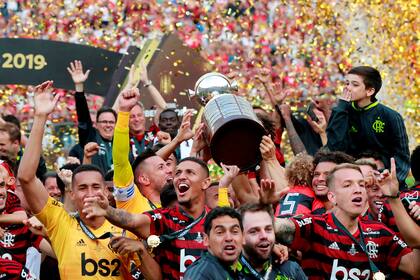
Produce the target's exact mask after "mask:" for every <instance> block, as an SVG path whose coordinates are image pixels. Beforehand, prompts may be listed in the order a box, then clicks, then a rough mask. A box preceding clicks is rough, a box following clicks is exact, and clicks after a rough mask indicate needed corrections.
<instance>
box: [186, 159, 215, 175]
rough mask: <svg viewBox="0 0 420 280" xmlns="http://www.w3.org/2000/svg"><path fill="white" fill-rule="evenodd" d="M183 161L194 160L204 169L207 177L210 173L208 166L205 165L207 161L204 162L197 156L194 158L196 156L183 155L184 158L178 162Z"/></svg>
mask: <svg viewBox="0 0 420 280" xmlns="http://www.w3.org/2000/svg"><path fill="white" fill-rule="evenodd" d="M184 161H192V162H195V163H197V164H199V165H201V167H202V168H203V169H204V172H205V173H206V177H209V175H210V171H209V167H208V166H207V163H205V162H204V161H203V160H201V159H199V158H196V157H185V158H183V159H181V160H180V161H179V163H178V164H180V163H181V162H184Z"/></svg>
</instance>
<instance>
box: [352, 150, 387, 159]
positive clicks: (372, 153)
mask: <svg viewBox="0 0 420 280" xmlns="http://www.w3.org/2000/svg"><path fill="white" fill-rule="evenodd" d="M357 158H358V159H361V158H374V159H375V160H380V161H382V157H381V154H380V153H378V152H376V151H373V150H365V151H363V152H360V153H359V154H357Z"/></svg>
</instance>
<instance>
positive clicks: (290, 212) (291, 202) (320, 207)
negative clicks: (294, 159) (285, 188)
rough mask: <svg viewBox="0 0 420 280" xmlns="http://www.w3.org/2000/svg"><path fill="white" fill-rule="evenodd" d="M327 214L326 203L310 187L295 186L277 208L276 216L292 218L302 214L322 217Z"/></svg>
mask: <svg viewBox="0 0 420 280" xmlns="http://www.w3.org/2000/svg"><path fill="white" fill-rule="evenodd" d="M323 213H325V208H324V203H322V201H320V200H319V199H318V198H316V196H315V192H314V191H313V190H312V188H311V187H308V186H294V187H292V188H291V189H290V190H289V192H288V193H287V195H286V196H284V197H283V198H282V199H281V200H280V203H279V205H278V206H277V208H276V216H283V217H290V216H294V215H300V214H315V215H320V214H323Z"/></svg>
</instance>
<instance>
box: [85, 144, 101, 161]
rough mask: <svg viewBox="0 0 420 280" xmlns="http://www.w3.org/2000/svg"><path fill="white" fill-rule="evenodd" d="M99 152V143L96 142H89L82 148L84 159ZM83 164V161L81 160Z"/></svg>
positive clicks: (90, 157)
mask: <svg viewBox="0 0 420 280" xmlns="http://www.w3.org/2000/svg"><path fill="white" fill-rule="evenodd" d="M98 152H99V145H98V143H96V142H89V143H87V144H86V145H85V147H84V149H83V154H84V158H86V159H92V157H93V156H94V155H96V154H97V153H98ZM83 163H84V164H86V163H85V161H83Z"/></svg>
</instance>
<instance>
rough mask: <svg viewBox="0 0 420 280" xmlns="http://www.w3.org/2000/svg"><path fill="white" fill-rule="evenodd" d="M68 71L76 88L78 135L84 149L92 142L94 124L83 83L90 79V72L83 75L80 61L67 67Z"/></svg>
mask: <svg viewBox="0 0 420 280" xmlns="http://www.w3.org/2000/svg"><path fill="white" fill-rule="evenodd" d="M67 71H68V72H69V74H70V75H71V78H72V80H73V82H74V87H75V90H76V93H75V95H74V98H75V100H76V113H77V121H78V123H79V124H78V134H79V143H80V145H81V146H82V147H84V146H85V145H86V143H87V142H89V141H92V140H93V139H90V138H92V136H91V134H92V130H93V129H94V128H93V123H92V120H91V118H90V114H89V107H88V104H87V101H86V96H85V94H84V86H83V83H84V82H85V81H86V80H87V78H88V77H89V73H90V70H87V71H86V72H85V73H83V65H82V62H81V61H80V60H75V61H73V62H71V63H70V67H67Z"/></svg>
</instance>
